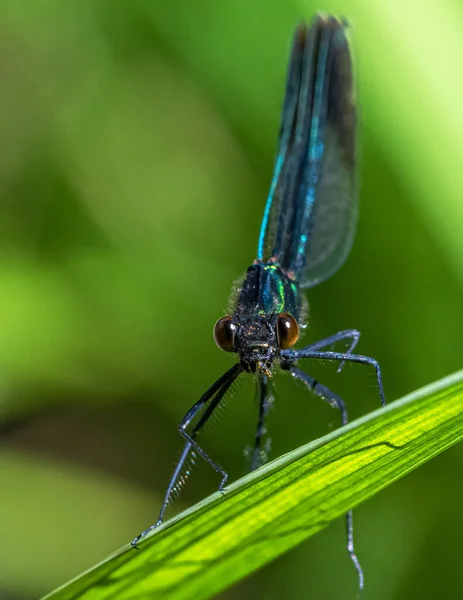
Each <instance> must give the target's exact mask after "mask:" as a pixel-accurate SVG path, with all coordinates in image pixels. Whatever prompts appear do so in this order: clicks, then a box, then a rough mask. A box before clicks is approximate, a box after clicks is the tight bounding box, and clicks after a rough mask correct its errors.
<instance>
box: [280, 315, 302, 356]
mask: <svg viewBox="0 0 463 600" xmlns="http://www.w3.org/2000/svg"><path fill="white" fill-rule="evenodd" d="M298 337H299V325H298V324H297V321H296V319H295V318H294V317H293V316H292V315H290V314H289V313H281V314H280V315H278V318H277V338H278V346H279V347H280V350H287V349H288V348H291V346H294V344H295V343H296V342H297V338H298Z"/></svg>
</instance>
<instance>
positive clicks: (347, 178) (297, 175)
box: [259, 16, 358, 287]
mask: <svg viewBox="0 0 463 600" xmlns="http://www.w3.org/2000/svg"><path fill="white" fill-rule="evenodd" d="M355 133H356V110H355V104H354V98H353V77H352V62H351V56H350V51H349V45H348V41H347V38H346V34H345V25H344V23H342V22H341V21H339V20H337V19H335V18H333V17H327V18H324V17H321V16H317V17H315V19H314V20H313V22H312V25H311V27H310V28H309V29H307V27H306V26H305V25H300V26H299V27H298V29H297V31H296V35H295V41H294V45H293V53H292V56H291V62H290V68H289V76H288V84H287V89H286V97H285V104H284V110H283V119H282V127H281V133H280V147H279V152H278V156H277V161H276V166H275V173H274V178H273V181H272V187H271V192H270V196H269V200H268V203H267V207H266V211H265V215H264V221H263V224H262V231H261V236H260V243H259V250H260V251H261V252H260V254H259V258H261V259H262V260H269V259H274V260H277V261H278V262H279V263H280V265H281V266H282V267H283V268H285V269H287V270H288V271H290V272H291V273H292V274H293V275H294V277H295V278H296V279H297V280H299V282H300V284H301V285H302V286H303V287H311V286H313V285H316V284H317V283H319V282H321V281H323V280H324V279H327V278H328V277H329V276H330V275H332V274H333V273H334V272H335V271H336V270H337V269H339V267H340V266H341V265H342V264H343V263H344V261H345V259H346V258H347V255H348V254H349V251H350V248H351V246H352V242H353V238H354V234H355V227H356V222H357V212H358V208H357V195H356V186H355ZM270 248H271V250H270Z"/></svg>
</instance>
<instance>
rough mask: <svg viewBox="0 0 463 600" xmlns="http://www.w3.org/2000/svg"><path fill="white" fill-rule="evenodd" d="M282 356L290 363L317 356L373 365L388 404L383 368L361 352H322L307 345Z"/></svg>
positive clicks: (285, 351)
mask: <svg viewBox="0 0 463 600" xmlns="http://www.w3.org/2000/svg"><path fill="white" fill-rule="evenodd" d="M281 356H282V357H283V358H284V359H286V360H287V361H289V363H293V362H294V361H296V360H299V359H301V358H317V359H318V360H339V361H341V362H356V363H360V364H362V365H371V366H372V367H374V368H375V371H376V379H377V382H378V388H379V395H380V396H381V404H382V405H383V406H386V398H385V396H384V387H383V378H382V376H381V369H380V368H379V364H378V361H376V360H375V359H374V358H370V357H369V356H363V355H361V354H349V353H347V352H320V351H318V350H312V347H311V346H307V348H302V349H301V350H283V351H282V352H281Z"/></svg>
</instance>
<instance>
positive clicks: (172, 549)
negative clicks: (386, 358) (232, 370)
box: [46, 371, 463, 600]
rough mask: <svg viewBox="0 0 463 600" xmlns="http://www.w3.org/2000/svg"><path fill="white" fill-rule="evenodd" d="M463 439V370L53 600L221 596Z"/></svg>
mask: <svg viewBox="0 0 463 600" xmlns="http://www.w3.org/2000/svg"><path fill="white" fill-rule="evenodd" d="M462 438H463V371H459V372H458V373H455V374H454V375H451V376H449V377H447V378H445V379H442V380H440V381H438V382H436V383H434V384H432V385H430V386H427V387H425V388H423V389H420V390H418V391H416V392H414V393H413V394H411V395H409V396H406V397H404V398H402V399H401V400H397V401H396V402H393V403H391V404H390V405H388V406H387V407H386V408H384V409H379V410H377V411H375V412H373V413H371V414H368V415H366V416H365V417H363V418H361V419H358V420H357V421H353V422H352V423H350V424H349V425H347V426H346V427H343V428H341V429H338V430H337V431H334V432H333V433H331V434H329V435H327V436H325V437H323V438H321V439H319V440H316V441H314V442H312V443H310V444H307V445H305V446H302V447H300V448H298V449H297V450H294V451H293V452H290V453H289V454H286V455H284V456H282V457H281V458H279V459H277V460H275V461H273V462H271V463H269V464H267V465H265V466H264V467H262V468H261V469H259V470H257V471H255V472H254V473H251V474H250V475H248V476H247V477H244V478H243V479H240V480H239V481H237V482H236V483H233V484H231V485H230V486H228V487H227V488H226V491H225V497H222V495H221V494H220V493H216V494H213V495H212V496H210V497H209V498H207V499H206V500H204V501H203V502H201V503H199V504H198V505H196V506H194V507H193V508H191V509H190V510H187V511H185V512H184V513H182V514H181V515H179V516H178V517H176V518H175V519H172V520H171V521H169V522H167V523H165V524H164V525H163V526H161V527H159V528H158V529H157V530H156V531H153V532H152V533H151V534H149V535H148V536H147V537H146V538H145V539H144V540H143V541H142V542H141V543H140V550H139V551H138V552H137V551H136V550H134V549H132V548H131V547H130V546H127V547H125V548H123V549H121V550H120V551H119V552H118V553H116V554H114V555H113V556H111V557H110V558H108V559H107V560H106V561H105V562H103V563H101V564H100V565H98V566H96V567H95V568H93V569H91V570H90V571H88V572H87V573H84V574H83V575H82V576H80V577H78V578H77V579H75V580H74V581H72V582H70V583H69V584H67V585H65V586H63V587H62V588H60V589H58V590H57V591H55V592H53V593H51V594H49V595H48V596H46V598H48V599H51V598H53V599H56V600H58V599H59V600H64V599H68V600H70V599H73V598H79V599H86V600H90V599H96V598H98V599H103V598H150V599H152V598H169V600H178V599H182V600H185V599H189V598H194V599H198V598H210V597H213V596H214V595H216V594H217V593H218V592H220V591H221V590H223V589H225V588H227V587H228V586H230V585H232V584H233V583H235V582H236V581H238V580H240V579H242V578H243V577H245V576H246V575H249V574H250V573H252V572H253V571H255V570H256V569H258V568H259V567H261V566H263V565H264V564H266V563H268V562H269V561H271V560H273V559H274V558H276V557H277V556H279V555H280V554H282V553H283V552H286V551H287V550H289V549H290V548H292V547H294V546H296V545H297V544H299V543H300V542H302V541H303V540H305V539H307V538H308V537H309V536H311V535H313V534H314V533H316V532H317V531H319V530H320V529H322V528H324V527H326V526H327V525H328V524H329V523H330V522H331V521H333V520H334V519H336V518H338V517H340V516H341V515H343V514H344V513H346V511H347V510H349V509H350V508H353V507H355V506H357V505H358V504H360V503H361V502H362V501H364V500H366V499H367V498H369V497H371V496H372V495H374V494H376V493H377V492H379V491H380V490H381V489H383V488H385V487H386V486H388V485H390V484H391V483H393V482H394V481H396V480H397V479H399V478H400V477H403V476H404V475H406V474H407V473H409V472H410V471H412V470H413V469H415V468H416V467H418V466H420V465H421V464H423V463H424V462H426V461H428V460H430V459H431V458H432V457H434V456H436V455H437V454H440V453H441V452H443V451H444V450H445V449H447V448H449V447H450V446H452V445H453V444H456V443H457V442H458V441H460V440H461V439H462ZM121 518H123V515H121Z"/></svg>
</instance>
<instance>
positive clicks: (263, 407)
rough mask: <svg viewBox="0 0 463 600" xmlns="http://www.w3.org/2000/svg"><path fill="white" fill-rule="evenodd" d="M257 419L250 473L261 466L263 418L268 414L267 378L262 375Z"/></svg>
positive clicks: (263, 433)
mask: <svg viewBox="0 0 463 600" xmlns="http://www.w3.org/2000/svg"><path fill="white" fill-rule="evenodd" d="M258 385H259V388H258V389H259V418H258V421H257V428H256V435H255V438H254V449H253V451H252V458H251V471H254V470H255V469H257V468H258V467H260V466H261V464H262V450H261V442H262V437H263V436H264V435H265V433H266V430H265V417H266V416H267V412H268V377H267V375H262V376H261V377H259V384H258Z"/></svg>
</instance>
